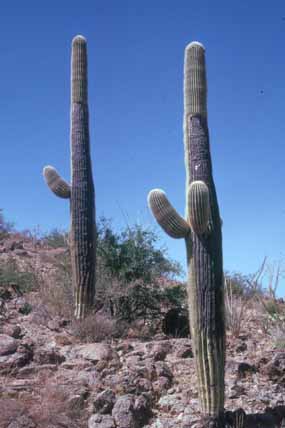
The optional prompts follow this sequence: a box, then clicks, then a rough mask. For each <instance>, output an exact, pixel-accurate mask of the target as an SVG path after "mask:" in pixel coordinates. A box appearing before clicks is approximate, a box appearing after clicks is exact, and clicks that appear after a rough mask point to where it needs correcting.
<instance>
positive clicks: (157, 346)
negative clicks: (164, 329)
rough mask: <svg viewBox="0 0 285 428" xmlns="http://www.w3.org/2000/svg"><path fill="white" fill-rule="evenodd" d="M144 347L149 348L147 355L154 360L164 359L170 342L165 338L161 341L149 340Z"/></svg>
mask: <svg viewBox="0 0 285 428" xmlns="http://www.w3.org/2000/svg"><path fill="white" fill-rule="evenodd" d="M146 348H147V349H149V356H150V357H151V358H153V360H154V361H164V360H165V358H166V356H167V354H168V353H169V351H170V350H171V344H170V342H169V341H166V340H165V341H161V342H150V343H148V344H147V345H146Z"/></svg>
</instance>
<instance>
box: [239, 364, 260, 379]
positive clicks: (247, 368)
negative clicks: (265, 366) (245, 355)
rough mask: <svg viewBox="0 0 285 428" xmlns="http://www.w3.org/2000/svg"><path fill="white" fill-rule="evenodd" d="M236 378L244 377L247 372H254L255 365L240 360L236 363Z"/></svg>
mask: <svg viewBox="0 0 285 428" xmlns="http://www.w3.org/2000/svg"><path fill="white" fill-rule="evenodd" d="M237 370H238V378H239V379H241V378H245V377H246V376H247V375H248V374H249V373H256V367H255V366H252V365H251V364H248V363H245V362H242V363H239V364H238V368H237Z"/></svg>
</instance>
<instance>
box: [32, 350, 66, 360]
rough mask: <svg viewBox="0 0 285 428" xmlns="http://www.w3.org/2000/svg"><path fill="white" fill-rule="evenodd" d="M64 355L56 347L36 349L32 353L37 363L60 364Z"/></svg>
mask: <svg viewBox="0 0 285 428" xmlns="http://www.w3.org/2000/svg"><path fill="white" fill-rule="evenodd" d="M64 361H65V356H64V355H61V354H60V353H59V352H58V351H57V350H56V349H37V350H36V351H35V354H34V362H35V363H37V364H61V363H63V362H64Z"/></svg>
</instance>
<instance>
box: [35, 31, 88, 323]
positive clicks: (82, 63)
mask: <svg viewBox="0 0 285 428" xmlns="http://www.w3.org/2000/svg"><path fill="white" fill-rule="evenodd" d="M43 174H44V177H45V180H46V182H47V184H48V186H49V187H50V189H51V190H52V191H53V192H54V193H55V194H56V195H57V196H59V197H61V198H65V199H68V198H69V199H70V212H71V233H70V243H71V245H70V247H71V248H70V250H71V261H72V281H73V290H74V296H75V317H76V318H78V319H81V318H84V316H85V315H86V312H87V310H88V308H89V307H90V306H92V304H93V301H94V293H95V253H96V226H95V202H94V184H93V178H92V168H91V157H90V146H89V113H88V97H87V45H86V40H85V38H84V37H82V36H76V37H75V38H74V39H73V41H72V60H71V185H69V184H68V183H67V182H66V181H64V180H63V179H62V178H61V177H60V175H59V174H58V173H57V171H56V170H55V169H54V168H53V167H51V166H46V167H45V168H44V170H43Z"/></svg>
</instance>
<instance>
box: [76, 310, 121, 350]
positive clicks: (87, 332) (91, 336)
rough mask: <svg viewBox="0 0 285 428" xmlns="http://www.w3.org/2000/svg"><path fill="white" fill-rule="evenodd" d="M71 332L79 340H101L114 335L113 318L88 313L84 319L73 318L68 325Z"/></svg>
mask: <svg viewBox="0 0 285 428" xmlns="http://www.w3.org/2000/svg"><path fill="white" fill-rule="evenodd" d="M70 330H71V331H72V334H73V335H74V336H75V337H77V338H78V339H80V341H81V342H86V343H90V342H101V341H102V340H107V339H110V338H112V337H114V336H116V332H117V326H116V321H115V320H114V319H110V318H109V317H107V315H105V314H98V313H97V314H96V313H90V314H89V315H88V316H87V317H86V318H85V319H84V320H74V321H73V322H72V325H71V327H70Z"/></svg>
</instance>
